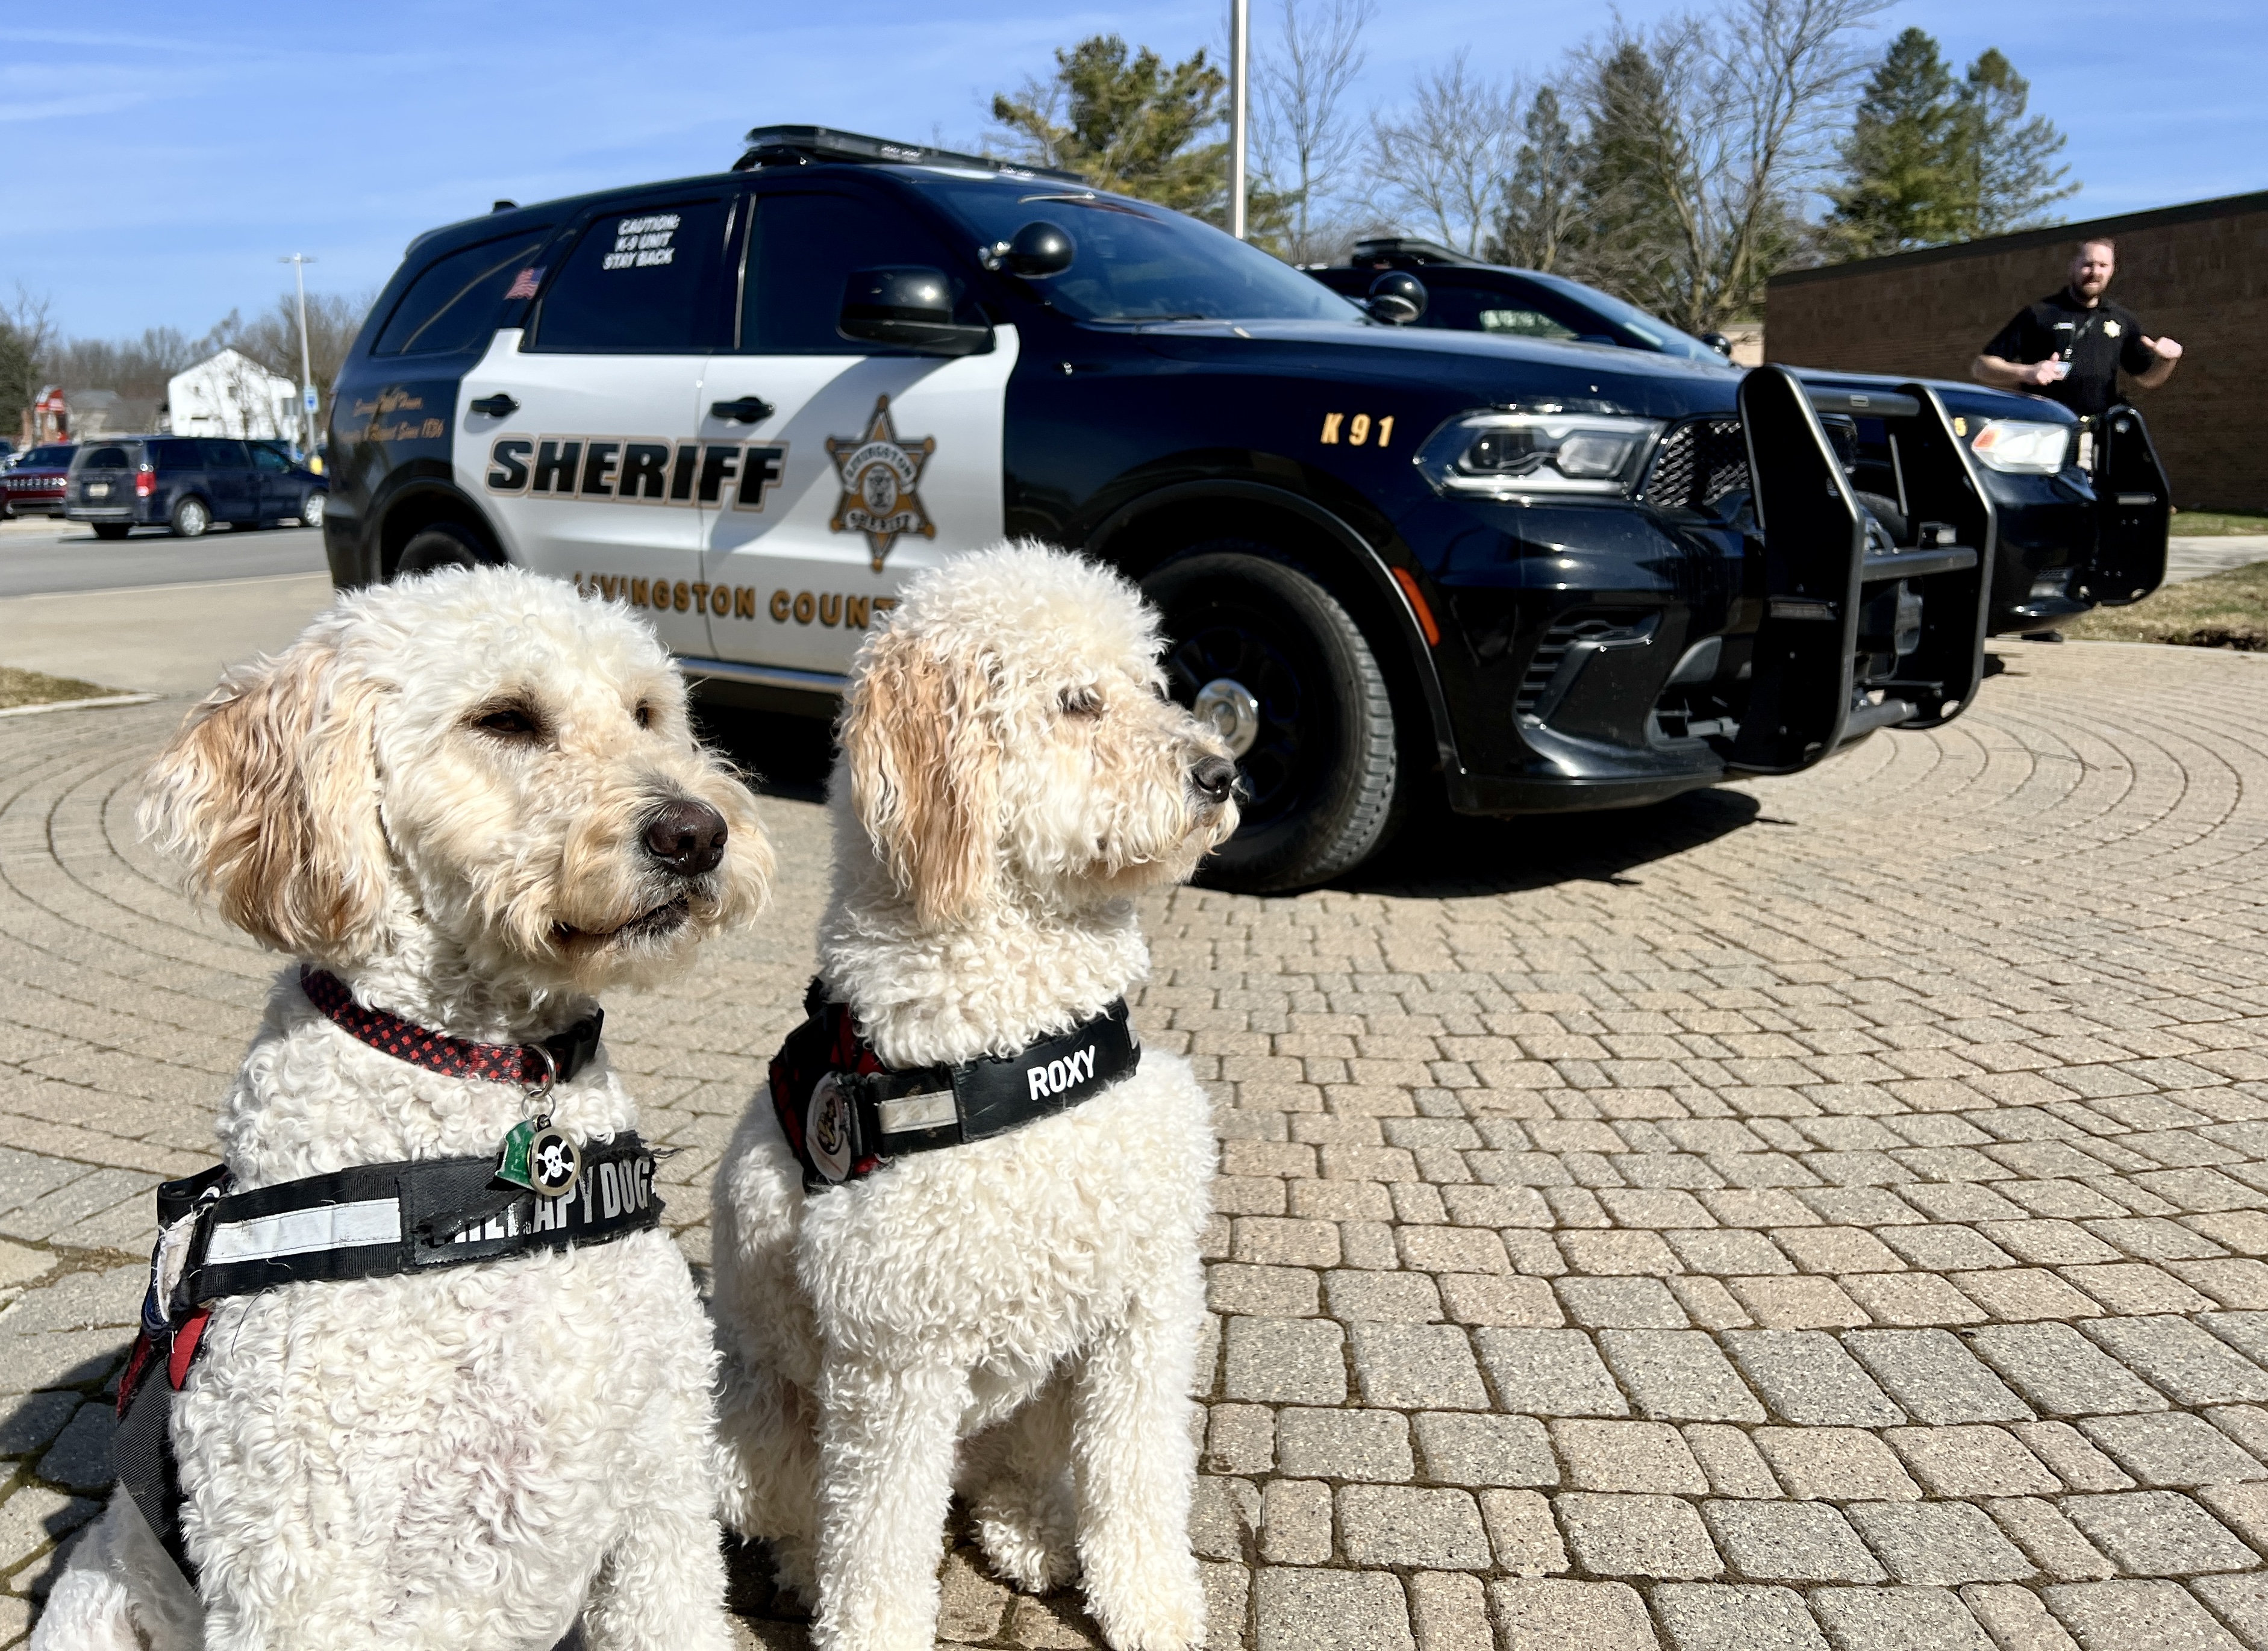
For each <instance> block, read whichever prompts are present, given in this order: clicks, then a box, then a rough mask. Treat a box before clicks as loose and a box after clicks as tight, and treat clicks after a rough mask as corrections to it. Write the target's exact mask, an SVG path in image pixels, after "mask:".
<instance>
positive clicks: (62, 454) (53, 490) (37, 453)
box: [0, 442, 78, 516]
mask: <svg viewBox="0 0 2268 1651" xmlns="http://www.w3.org/2000/svg"><path fill="white" fill-rule="evenodd" d="M77 451H78V444H77V443H76V442H70V443H61V442H58V443H52V444H50V445H48V446H44V447H34V448H33V449H32V450H31V452H29V453H26V454H25V455H24V456H23V457H22V458H20V459H18V460H17V461H16V462H15V463H14V464H13V465H11V467H9V468H7V469H5V470H0V516H60V515H62V514H63V478H64V476H66V475H69V474H70V461H71V455H72V454H73V453H77Z"/></svg>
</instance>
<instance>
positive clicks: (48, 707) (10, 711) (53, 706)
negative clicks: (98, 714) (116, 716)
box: [0, 694, 165, 717]
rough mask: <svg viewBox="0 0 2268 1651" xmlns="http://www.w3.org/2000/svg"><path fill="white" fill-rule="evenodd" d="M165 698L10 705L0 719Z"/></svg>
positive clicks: (132, 696)
mask: <svg viewBox="0 0 2268 1651" xmlns="http://www.w3.org/2000/svg"><path fill="white" fill-rule="evenodd" d="M164 697H165V696H164V695H163V694H105V695H104V696H103V697H101V698H99V699H56V700H50V701H49V702H48V704H44V705H10V706H8V707H6V708H5V709H0V717H38V716H42V715H44V714H46V713H47V712H48V711H92V710H94V709H96V708H97V707H99V706H103V705H146V704H150V703H151V701H153V700H158V699H163V698H164Z"/></svg>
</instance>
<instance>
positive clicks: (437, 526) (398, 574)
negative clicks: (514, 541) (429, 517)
mask: <svg viewBox="0 0 2268 1651" xmlns="http://www.w3.org/2000/svg"><path fill="white" fill-rule="evenodd" d="M496 559H497V557H496V553H495V552H494V551H492V550H490V549H489V548H488V546H487V545H485V544H483V543H482V542H481V540H480V538H479V537H478V535H476V534H475V533H474V532H473V530H472V529H471V528H469V527H459V526H458V525H457V524H456V523H455V522H453V521H437V522H435V523H434V524H433V525H432V526H431V527H420V528H419V529H418V530H417V531H416V533H414V534H411V535H410V536H409V543H408V544H406V545H404V546H402V547H401V557H400V558H399V559H398V560H397V561H396V562H395V563H394V578H396V579H407V578H408V577H409V575H410V574H412V573H430V572H431V571H433V570H434V569H435V568H477V567H486V566H488V565H489V564H491V563H493V562H494V561H495V560H496Z"/></svg>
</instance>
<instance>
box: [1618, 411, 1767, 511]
mask: <svg viewBox="0 0 2268 1651" xmlns="http://www.w3.org/2000/svg"><path fill="white" fill-rule="evenodd" d="M1748 487H1749V450H1748V446H1747V444H1746V443H1745V442H1743V441H1742V439H1741V421H1740V420H1739V419H1737V418H1696V419H1692V420H1690V421H1688V422H1687V423H1685V424H1680V425H1678V426H1677V427H1676V428H1675V429H1674V430H1672V431H1670V432H1669V433H1668V435H1666V436H1664V437H1663V438H1662V439H1661V446H1659V447H1657V448H1655V449H1654V453H1653V467H1652V468H1650V469H1648V470H1647V472H1646V485H1645V486H1644V487H1642V488H1640V489H1639V490H1638V497H1639V498H1642V499H1644V500H1645V501H1646V503H1647V504H1649V505H1661V506H1662V507H1663V508H1665V509H1668V510H1691V511H1710V510H1713V509H1714V508H1715V507H1716V505H1717V501H1718V500H1719V499H1721V498H1724V497H1725V496H1726V495H1727V494H1728V493H1741V492H1745V491H1747V490H1748Z"/></svg>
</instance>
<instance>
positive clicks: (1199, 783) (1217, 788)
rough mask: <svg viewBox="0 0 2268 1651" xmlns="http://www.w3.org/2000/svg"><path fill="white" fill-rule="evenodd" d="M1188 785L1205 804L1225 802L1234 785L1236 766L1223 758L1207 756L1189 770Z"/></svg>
mask: <svg viewBox="0 0 2268 1651" xmlns="http://www.w3.org/2000/svg"><path fill="white" fill-rule="evenodd" d="M1189 784H1190V785H1194V786H1196V787H1197V795H1198V796H1200V797H1203V798H1204V800H1206V801H1207V802H1225V801H1226V800H1227V798H1228V793H1229V791H1230V789H1231V788H1232V787H1233V786H1234V785H1235V784H1236V764H1235V763H1232V762H1230V761H1229V760H1228V759H1227V758H1226V757H1225V756H1209V757H1207V758H1205V760H1204V762H1202V763H1198V764H1197V766H1196V767H1195V768H1193V769H1191V770H1189Z"/></svg>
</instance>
